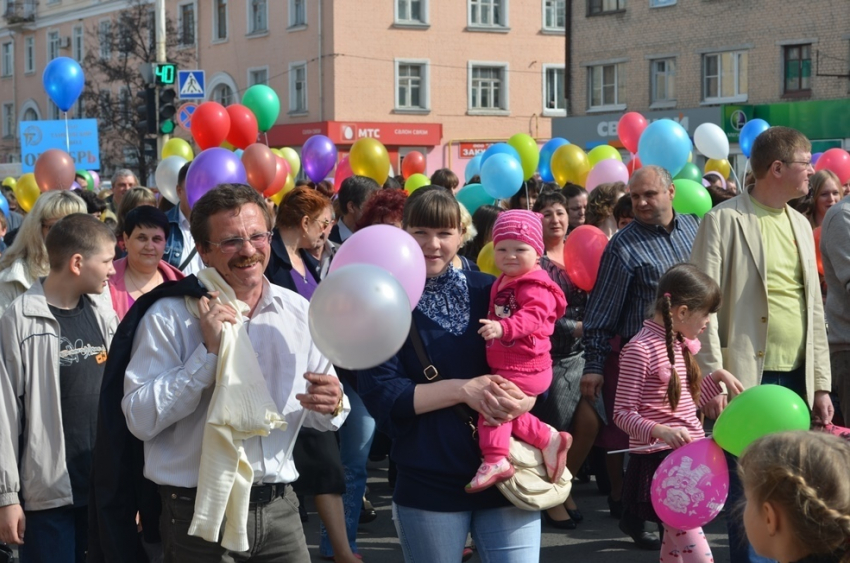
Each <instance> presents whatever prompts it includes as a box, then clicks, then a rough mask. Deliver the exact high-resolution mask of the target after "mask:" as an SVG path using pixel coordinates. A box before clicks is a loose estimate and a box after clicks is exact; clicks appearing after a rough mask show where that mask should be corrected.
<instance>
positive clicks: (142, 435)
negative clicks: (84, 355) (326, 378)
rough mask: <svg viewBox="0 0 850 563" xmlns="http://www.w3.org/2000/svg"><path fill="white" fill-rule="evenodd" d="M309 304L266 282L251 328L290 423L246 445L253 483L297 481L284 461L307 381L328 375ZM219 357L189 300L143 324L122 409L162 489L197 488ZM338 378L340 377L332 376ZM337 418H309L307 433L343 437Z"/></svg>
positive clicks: (158, 309) (164, 302) (156, 310)
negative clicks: (336, 433)
mask: <svg viewBox="0 0 850 563" xmlns="http://www.w3.org/2000/svg"><path fill="white" fill-rule="evenodd" d="M307 308H308V302H307V301H306V300H305V299H304V298H303V297H301V296H300V295H298V294H297V293H295V292H293V291H287V290H285V289H282V288H280V287H277V286H274V285H271V284H269V282H268V280H264V282H263V295H262V297H261V298H260V302H259V304H258V305H257V307H256V309H255V311H254V315H253V317H252V318H251V319H250V320H249V321H248V322H246V326H247V329H248V336H249V338H250V339H251V343H252V344H253V346H254V351H255V352H256V354H257V361H258V362H259V364H260V368H261V370H262V372H263V378H264V379H265V380H266V384H267V385H268V389H269V393H270V394H271V397H272V399H273V400H274V402H275V404H276V405H277V407H278V409H279V410H280V412H281V413H282V414H283V415H284V418H285V419H286V421H287V423H288V425H289V426H288V428H287V429H286V430H285V431H281V430H273V431H272V432H271V434H270V435H269V436H268V437H266V438H260V437H256V438H251V439H249V440H245V441H244V442H243V445H244V448H245V453H246V454H247V456H248V460H249V462H250V463H251V466H252V467H253V469H254V483H260V482H262V483H291V482H293V481H295V480H296V479H297V478H298V472H297V471H296V470H295V464H294V463H293V461H292V459H285V458H286V452H287V451H288V450H289V446H290V443H291V442H292V441H293V440H294V439H295V438H296V437H297V431H298V421H299V420H300V418H301V413H302V412H303V411H304V409H303V408H302V407H301V404H300V403H299V402H298V400H297V399H296V398H295V395H296V394H297V393H304V392H305V391H306V386H307V385H306V384H307V380H306V379H304V377H303V376H304V373H306V372H314V373H321V370H323V369H324V368H325V366H326V364H327V360H326V359H325V357H324V356H323V355H322V353H321V352H319V350H318V349H317V348H316V346H315V345H314V344H313V341H312V339H311V338H310V331H309V328H308V325H307ZM217 361H218V356H216V355H214V354H210V353H208V352H207V350H206V348H205V347H204V344H203V336H202V334H201V329H200V325H199V320H198V319H196V318H195V317H194V316H192V314H191V313H189V310H188V309H187V307H186V301H185V299H184V298H180V297H174V298H166V299H160V300H159V301H157V302H156V303H155V304H154V305H153V306H152V307H151V308H150V309H149V310H148V312H147V313H146V314H145V316H144V317H143V318H142V320H141V322H140V323H139V326H138V329H137V331H136V337H135V339H134V341H133V354H132V357H131V359H130V363H129V365H128V366H127V371H126V375H125V378H124V399H123V401H122V402H121V406H122V408H123V410H124V416H125V417H126V418H127V426H128V427H129V429H130V432H132V433H133V435H134V436H136V437H137V438H139V439H140V440H142V441H143V442H144V443H145V444H144V446H145V472H144V473H145V477H147V478H148V479H150V480H151V481H153V482H154V483H157V484H159V485H171V486H175V487H196V486H197V485H198V470H199V466H200V463H201V442H202V440H203V433H204V425H205V423H206V419H207V409H208V407H209V403H210V399H211V397H212V392H213V388H214V385H213V384H214V382H215V371H216V363H217ZM330 374H331V375H335V373H334V371H333V368H331V371H330ZM344 405H345V406H344V408H343V412H342V413H341V414H339V415H338V416H336V417H332V416H331V415H324V414H319V413H316V412H314V411H307V416H306V418H305V420H304V426H307V427H310V428H315V429H317V430H337V429H338V428H339V427H340V426H341V425H342V423H343V421H344V420H345V417H346V416H347V415H348V411H349V410H350V407H349V405H348V401H347V400H346V401H345V403H344Z"/></svg>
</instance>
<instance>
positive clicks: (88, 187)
mask: <svg viewBox="0 0 850 563" xmlns="http://www.w3.org/2000/svg"><path fill="white" fill-rule="evenodd" d="M76 173H77V174H79V175H80V176H82V177H83V178H85V179H86V190H88V191H92V190H94V178H92V175H91V174H89V171H88V170H77V172H76Z"/></svg>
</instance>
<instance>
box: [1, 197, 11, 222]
mask: <svg viewBox="0 0 850 563" xmlns="http://www.w3.org/2000/svg"><path fill="white" fill-rule="evenodd" d="M0 211H2V212H3V215H4V216H5V217H6V219H9V202H8V201H6V198H5V197H3V194H0Z"/></svg>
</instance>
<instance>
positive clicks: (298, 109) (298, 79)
mask: <svg viewBox="0 0 850 563" xmlns="http://www.w3.org/2000/svg"><path fill="white" fill-rule="evenodd" d="M306 112H307V65H306V64H305V63H293V64H291V65H289V113H306Z"/></svg>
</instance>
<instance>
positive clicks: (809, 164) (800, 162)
mask: <svg viewBox="0 0 850 563" xmlns="http://www.w3.org/2000/svg"><path fill="white" fill-rule="evenodd" d="M782 162H784V163H785V164H802V165H803V167H804V168H808V167H810V166H811V167H813V168H814V166H815V165H814V164H812V161H811V160H783V161H782Z"/></svg>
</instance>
